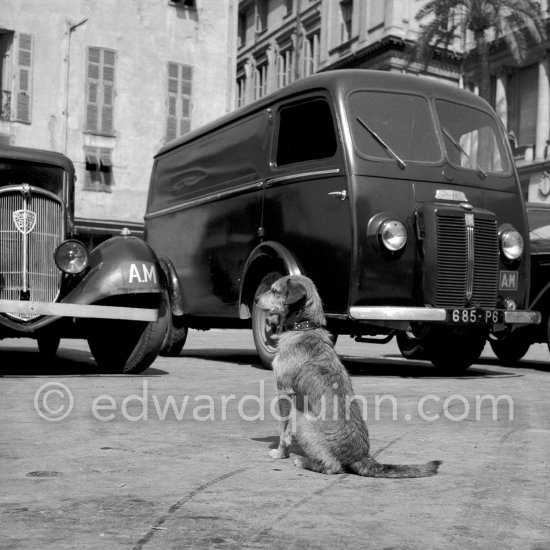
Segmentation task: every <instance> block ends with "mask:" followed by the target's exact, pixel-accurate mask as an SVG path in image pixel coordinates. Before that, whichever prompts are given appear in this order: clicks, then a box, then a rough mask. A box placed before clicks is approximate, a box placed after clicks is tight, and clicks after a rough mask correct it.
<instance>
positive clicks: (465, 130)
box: [435, 99, 510, 174]
mask: <svg viewBox="0 0 550 550" xmlns="http://www.w3.org/2000/svg"><path fill="white" fill-rule="evenodd" d="M435 106H436V111H437V116H438V118H439V123H440V124H441V131H442V134H443V141H444V143H445V150H446V154H447V158H448V159H449V162H450V163H451V164H454V165H455V166H459V167H461V168H470V169H472V170H476V171H477V172H482V173H486V172H493V173H496V174H499V173H505V172H508V171H509V170H510V166H509V163H508V156H507V155H506V151H505V149H504V144H503V142H502V139H499V136H500V132H499V131H498V128H497V126H496V123H495V121H494V119H493V118H492V117H491V116H490V115H489V114H487V113H485V112H483V111H480V110H478V109H473V108H472V107H468V106H466V105H461V104H459V103H453V102H451V101H446V100H443V99H438V100H436V102H435Z"/></svg>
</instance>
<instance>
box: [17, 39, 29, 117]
mask: <svg viewBox="0 0 550 550" xmlns="http://www.w3.org/2000/svg"><path fill="white" fill-rule="evenodd" d="M16 64H17V69H16V71H17V72H16V79H15V85H16V90H15V120H17V121H19V122H31V99H32V90H31V84H32V80H31V76H32V36H31V35H30V34H20V35H19V36H18V47H17V57H16Z"/></svg>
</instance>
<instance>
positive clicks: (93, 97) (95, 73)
mask: <svg viewBox="0 0 550 550" xmlns="http://www.w3.org/2000/svg"><path fill="white" fill-rule="evenodd" d="M114 97H115V52H114V51H113V50H106V49H104V48H88V60H87V71H86V131H87V132H91V133H93V134H106V135H113V134H114V123H113V107H114Z"/></svg>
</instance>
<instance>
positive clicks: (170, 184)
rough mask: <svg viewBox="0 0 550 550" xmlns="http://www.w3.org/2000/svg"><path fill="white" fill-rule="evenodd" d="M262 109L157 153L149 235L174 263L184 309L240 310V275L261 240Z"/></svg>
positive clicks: (208, 312)
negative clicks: (259, 111) (259, 232)
mask: <svg viewBox="0 0 550 550" xmlns="http://www.w3.org/2000/svg"><path fill="white" fill-rule="evenodd" d="M267 125H268V117H267V115H266V113H265V112H263V113H258V114H256V115H254V116H252V117H251V118H248V119H246V120H239V121H237V122H235V123H234V124H232V125H230V126H228V127H226V128H223V129H221V130H219V131H217V132H214V133H211V134H207V135H205V136H202V137H200V138H198V139H196V140H194V141H192V142H190V143H183V144H182V145H180V146H178V147H176V148H175V149H171V150H168V151H166V152H165V153H163V154H162V155H161V156H159V157H158V158H157V159H156V162H155V165H154V168H153V175H152V179H151V192H150V195H149V204H148V208H147V215H146V217H145V222H146V238H147V241H148V242H149V243H150V244H151V246H152V247H153V248H154V249H155V251H156V252H157V254H158V255H159V256H166V257H168V258H170V259H171V261H172V262H173V264H174V266H175V269H176V272H177V275H178V278H179V281H180V285H181V288H182V293H183V300H184V303H185V304H186V313H190V314H196V315H204V316H227V317H238V300H239V290H240V288H239V287H240V277H241V275H242V269H243V267H244V264H245V262H246V260H247V258H248V256H249V254H250V253H251V252H252V250H253V249H254V247H255V246H256V245H257V244H259V242H260V241H259V237H258V229H259V227H260V222H261V205H262V191H261V185H262V179H261V178H262V176H263V171H264V168H263V164H262V161H263V160H264V159H265V148H266V142H267V138H266V134H267V132H266V129H267Z"/></svg>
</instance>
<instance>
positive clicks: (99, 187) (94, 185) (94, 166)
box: [84, 147, 114, 193]
mask: <svg viewBox="0 0 550 550" xmlns="http://www.w3.org/2000/svg"><path fill="white" fill-rule="evenodd" d="M111 154H112V151H111V149H107V148H104V147H85V148H84V156H85V158H86V179H85V181H84V190H85V191H103V192H104V193H112V192H113V189H112V187H113V184H114V181H113V162H112V157H111Z"/></svg>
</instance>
